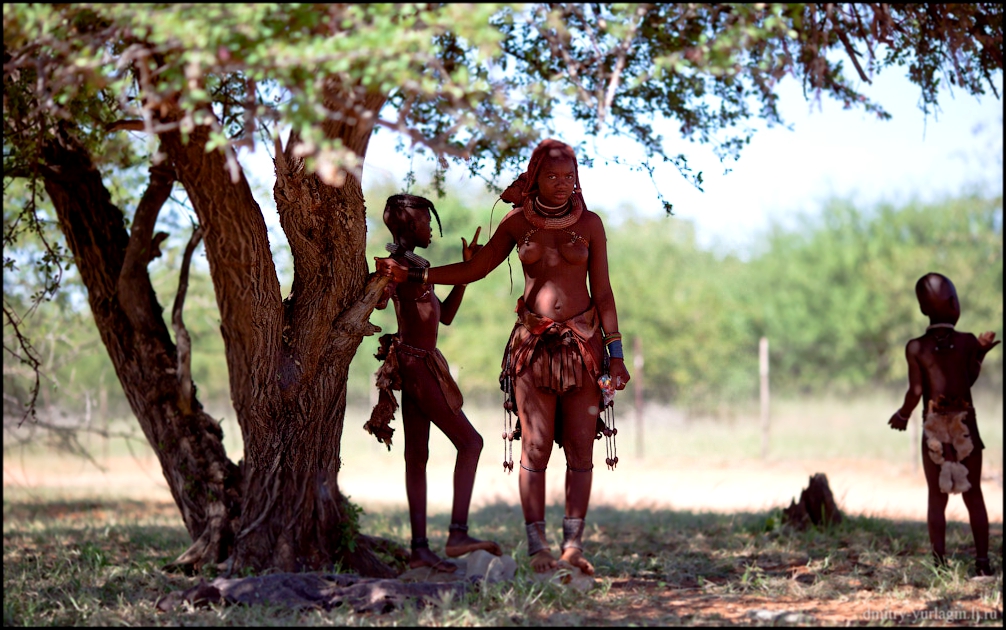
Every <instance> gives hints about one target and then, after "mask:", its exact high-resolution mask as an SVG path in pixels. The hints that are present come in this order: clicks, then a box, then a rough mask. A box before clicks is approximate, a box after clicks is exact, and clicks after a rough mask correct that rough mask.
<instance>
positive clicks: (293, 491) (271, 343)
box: [161, 96, 393, 576]
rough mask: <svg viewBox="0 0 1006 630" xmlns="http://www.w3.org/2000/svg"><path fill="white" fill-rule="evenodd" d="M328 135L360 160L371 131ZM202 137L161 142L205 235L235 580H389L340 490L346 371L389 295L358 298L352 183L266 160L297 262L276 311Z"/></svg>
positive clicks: (265, 252) (254, 246) (245, 224)
mask: <svg viewBox="0 0 1006 630" xmlns="http://www.w3.org/2000/svg"><path fill="white" fill-rule="evenodd" d="M334 98H336V99H337V98H338V97H334ZM383 102H384V98H383V97H381V96H370V97H368V98H367V99H364V100H363V101H362V102H359V103H357V104H358V105H362V106H363V107H366V108H368V110H369V111H372V112H374V113H376V111H377V109H379V108H380V106H381V105H382V104H383ZM338 105H339V101H337V100H336V101H333V102H332V103H329V106H330V107H336V106H338ZM346 109H347V111H348V110H349V109H350V107H349V106H347V107H346ZM326 131H327V132H328V133H329V134H330V137H339V138H341V139H342V140H343V143H344V145H345V146H348V147H349V148H351V149H353V150H354V151H356V152H357V154H358V155H361V156H362V155H364V154H365V152H366V148H367V141H368V140H369V137H370V134H371V131H372V124H371V123H369V122H367V121H365V120H363V119H361V117H360V116H358V115H357V116H356V117H355V118H354V120H353V123H352V124H347V123H332V124H331V125H330V127H329V128H328V129H327V130H326ZM208 134H209V132H208V129H207V128H205V127H203V128H197V129H195V130H194V131H193V132H192V133H191V134H190V136H189V139H188V141H187V142H185V143H183V142H182V140H181V137H180V135H179V134H178V133H177V132H174V133H166V134H162V136H161V139H162V142H163V145H164V149H165V151H166V153H167V154H168V156H169V159H170V161H171V162H172V163H173V164H174V167H175V172H176V174H177V176H178V179H179V181H180V182H181V183H182V185H183V186H184V187H185V189H186V191H187V192H188V196H189V199H190V201H191V202H192V207H193V208H194V210H195V212H196V214H197V216H198V217H199V222H200V225H201V227H202V229H203V231H204V241H205V244H206V256H207V260H208V261H209V264H210V274H211V276H212V279H213V285H214V289H215V292H216V297H217V304H218V306H219V309H220V316H221V329H222V331H223V338H224V344H225V349H226V355H227V365H228V369H229V372H230V381H231V396H232V400H233V403H234V408H235V411H236V413H237V419H238V423H239V424H240V426H241V430H242V436H243V438H244V445H245V461H244V468H243V472H244V482H245V487H244V494H243V498H242V506H241V514H242V518H241V523H240V527H239V528H238V529H237V534H236V539H235V546H234V550H233V552H232V554H231V557H230V562H231V565H232V568H233V569H241V568H251V569H253V570H262V569H266V568H275V569H279V570H283V571H300V570H305V569H319V568H330V567H331V566H332V565H333V564H336V563H340V564H342V566H345V567H348V568H350V569H351V570H354V571H356V572H358V573H361V574H363V575H369V576H390V575H392V574H393V573H392V571H391V569H390V568H389V567H388V566H387V565H386V564H384V563H383V562H381V561H380V560H379V558H378V557H377V556H376V555H375V554H374V553H373V551H372V549H371V546H370V544H369V542H370V540H369V539H368V538H367V537H365V536H361V535H360V534H359V532H358V530H357V526H356V511H355V510H354V509H353V508H352V506H351V505H350V504H349V503H348V501H347V500H346V499H345V497H343V496H342V494H341V492H340V491H339V485H338V473H339V470H340V467H341V461H340V457H339V455H340V441H341V438H342V430H343V422H344V417H345V410H346V385H347V380H348V373H349V364H350V361H351V360H352V358H353V356H354V355H355V354H356V350H357V348H358V347H359V344H360V341H361V339H362V337H363V335H365V334H372V332H373V331H374V327H373V326H371V325H370V323H369V321H368V318H369V315H370V312H371V311H372V309H373V307H374V304H375V303H376V301H377V297H378V295H379V293H380V288H381V287H382V286H383V282H386V280H385V281H381V280H378V279H374V280H373V281H372V282H371V283H370V284H369V285H368V284H367V277H368V273H367V262H366V256H365V244H366V221H365V212H366V209H365V207H364V202H363V190H362V187H361V184H360V181H359V180H358V179H357V178H356V177H353V176H352V175H350V176H348V177H347V178H346V181H345V184H344V185H343V186H341V187H339V188H335V187H332V186H327V185H325V184H323V183H322V182H321V181H320V180H319V179H318V177H317V176H316V175H313V174H306V173H305V172H304V170H303V164H302V162H301V161H300V160H299V159H296V158H294V157H293V146H294V145H295V144H296V140H295V139H291V142H289V143H288V145H287V148H286V151H285V152H283V153H281V154H279V155H278V156H277V159H276V161H277V184H276V189H275V194H276V203H277V208H278V210H279V214H280V221H281V224H282V226H283V229H284V231H285V232H286V234H287V236H288V240H289V242H290V248H291V251H292V253H293V258H294V283H293V288H292V291H291V294H290V295H289V296H288V297H287V298H286V300H281V299H280V290H279V282H278V280H277V277H276V272H275V269H274V267H273V262H272V256H271V253H270V250H269V241H268V236H267V231H266V225H265V221H264V218H263V216H262V212H261V209H260V208H259V206H258V204H257V203H256V202H255V200H254V199H253V198H252V195H251V190H250V188H249V186H248V184H247V181H246V180H245V179H244V177H243V174H242V175H241V176H240V177H239V178H238V181H236V182H233V181H231V179H230V176H229V174H228V171H227V169H226V168H225V157H224V156H223V155H222V154H221V153H220V152H218V151H215V152H211V153H206V151H205V143H206V140H207V139H208ZM365 289H367V290H365Z"/></svg>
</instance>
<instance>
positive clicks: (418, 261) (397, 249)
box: [384, 243, 430, 267]
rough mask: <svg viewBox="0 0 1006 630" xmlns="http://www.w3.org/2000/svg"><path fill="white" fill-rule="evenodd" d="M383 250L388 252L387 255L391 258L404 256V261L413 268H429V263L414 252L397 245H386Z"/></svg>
mask: <svg viewBox="0 0 1006 630" xmlns="http://www.w3.org/2000/svg"><path fill="white" fill-rule="evenodd" d="M384 249H386V250H388V253H389V254H391V255H392V256H404V257H405V260H407V261H409V263H411V264H412V265H413V266H415V267H429V266H430V261H428V260H426V259H425V258H423V257H422V256H420V255H419V254H417V253H416V252H414V251H412V250H411V249H405V248H404V247H402V246H401V245H399V244H398V243H387V244H386V245H385V246H384Z"/></svg>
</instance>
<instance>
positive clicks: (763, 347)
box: [758, 337, 769, 459]
mask: <svg viewBox="0 0 1006 630" xmlns="http://www.w3.org/2000/svg"><path fill="white" fill-rule="evenodd" d="M758 373H759V375H760V376H761V396H760V398H761V458H762V459H768V435H769V413H768V396H769V391H768V337H762V338H761V340H760V341H759V342H758Z"/></svg>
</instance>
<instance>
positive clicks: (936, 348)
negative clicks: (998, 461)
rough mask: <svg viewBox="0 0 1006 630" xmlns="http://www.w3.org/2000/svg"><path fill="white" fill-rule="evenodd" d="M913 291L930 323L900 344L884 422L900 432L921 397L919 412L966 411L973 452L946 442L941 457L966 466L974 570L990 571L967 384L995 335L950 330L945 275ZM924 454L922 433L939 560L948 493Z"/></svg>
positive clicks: (951, 304)
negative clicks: (902, 376) (899, 398)
mask: <svg viewBox="0 0 1006 630" xmlns="http://www.w3.org/2000/svg"><path fill="white" fill-rule="evenodd" d="M915 293H916V296H917V297H918V299H919V307H920V308H921V310H922V314H923V315H926V316H927V317H929V327H928V328H927V329H926V333H925V334H924V335H922V336H921V337H917V338H915V339H912V340H911V341H909V342H908V345H907V346H906V347H905V358H906V359H907V361H908V392H906V393H905V400H904V403H903V404H902V405H901V408H900V409H898V410H897V411H896V412H895V413H894V415H892V416H891V418H890V420H888V424H889V425H890V426H891V428H893V429H895V430H898V431H904V430H905V428H906V427H907V426H908V418H909V417H911V414H912V411H914V409H915V407H916V406H917V405H918V404H919V401H920V400H922V401H923V414H924V415H927V414H930V413H934V412H939V413H950V412H955V411H957V412H967V414H966V417H965V420H964V426H965V427H966V428H967V430H968V433H969V434H970V439H971V441H972V442H973V450H972V451H971V452H970V454H968V455H966V456H964V457H958V456H957V453H956V452H955V449H954V447H953V446H952V445H951V444H946V445H945V446H944V453H943V455H944V457H945V458H946V459H947V461H959V462H960V463H961V464H962V465H963V466H964V467H965V468H967V471H968V474H967V477H968V480H969V481H970V486H971V487H970V488H969V489H968V490H966V491H964V492H963V493H961V497H962V498H963V499H964V505H965V506H966V507H967V509H968V516H969V518H970V520H971V533H972V535H973V536H974V540H975V557H976V570H977V572H978V573H979V574H981V575H985V574H989V573H990V572H991V569H990V567H989V561H988V546H989V521H988V513H987V511H986V509H985V498H984V497H983V495H982V489H981V472H982V450H983V449H984V444H982V441H981V437H980V436H979V434H978V422H977V419H976V417H975V412H974V405H973V403H972V401H971V386H972V385H973V384H974V382H975V381H976V380H977V379H978V374H979V373H980V372H981V367H982V361H983V360H984V359H985V355H986V354H987V353H988V351H989V350H991V349H992V348H994V347H995V346H996V345H998V344H999V341H996V340H995V333H994V332H991V331H990V332H985V333H982V334H981V335H980V336H978V337H975V336H974V335H973V334H971V333H967V332H959V331H957V330H954V328H953V327H954V325H955V324H956V323H957V320H958V319H959V318H960V315H961V306H960V301H959V300H958V298H957V290H956V288H955V287H954V285H953V283H952V282H951V281H950V279H949V278H947V277H946V276H943V275H940V274H937V273H929V274H926V275H925V276H923V277H922V278H920V279H919V281H918V283H917V284H916V286H915ZM924 419H925V418H924ZM929 453H930V448H929V445H928V444H927V439H926V436H925V435H923V439H922V468H923V470H924V471H925V474H926V484H927V486H928V488H929V509H928V518H927V522H928V526H929V540H930V543H931V544H932V548H933V554H934V555H935V556H936V558H937V560H938V561H940V562H942V561H943V560H944V558H945V555H946V530H947V522H946V514H945V511H946V507H947V498H948V495H947V493H946V492H944V491H943V490H941V488H940V471H941V465H940V464H937V463H936V461H934V458H933V457H931V456H930V454H929ZM937 459H938V458H937Z"/></svg>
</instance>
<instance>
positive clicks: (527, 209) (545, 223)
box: [523, 195, 584, 230]
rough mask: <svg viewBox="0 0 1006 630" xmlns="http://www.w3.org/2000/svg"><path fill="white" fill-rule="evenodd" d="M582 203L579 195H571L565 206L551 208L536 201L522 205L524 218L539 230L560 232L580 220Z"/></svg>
mask: <svg viewBox="0 0 1006 630" xmlns="http://www.w3.org/2000/svg"><path fill="white" fill-rule="evenodd" d="M583 209H584V208H583V202H581V201H580V196H579V195H573V196H571V197H570V198H569V201H567V202H566V203H565V204H563V205H561V206H557V207H555V208H553V207H552V206H546V205H544V204H542V203H541V202H540V201H538V199H537V198H535V200H534V201H533V202H531V203H526V204H524V207H523V211H524V218H525V219H527V220H528V222H529V223H530V224H531V225H533V226H534V227H536V228H538V229H539V230H561V229H563V228H568V227H569V226H571V225H573V224H574V223H576V222H577V221H579V220H580V215H582V214H583Z"/></svg>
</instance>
